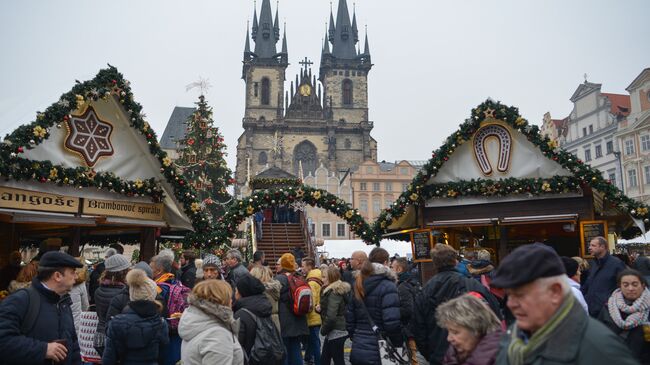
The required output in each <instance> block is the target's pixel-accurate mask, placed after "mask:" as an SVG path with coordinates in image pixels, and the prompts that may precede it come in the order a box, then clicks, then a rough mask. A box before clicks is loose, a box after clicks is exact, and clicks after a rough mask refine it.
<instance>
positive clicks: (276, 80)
mask: <svg viewBox="0 0 650 365" xmlns="http://www.w3.org/2000/svg"><path fill="white" fill-rule="evenodd" d="M278 19H279V14H278V11H277V9H276V12H275V17H273V16H272V10H271V5H270V1H269V0H263V1H262V6H261V10H260V15H259V18H258V15H257V9H255V11H254V14H253V24H252V27H251V29H250V33H249V30H248V29H247V32H246V41H245V46H244V58H243V69H242V79H243V80H244V82H245V84H246V87H245V90H246V95H245V99H246V103H245V110H244V117H243V120H242V125H243V128H244V132H243V133H242V135H241V136H240V137H239V139H238V141H237V161H236V164H237V166H236V172H235V179H236V181H237V185H238V186H242V185H244V184H245V183H246V181H247V178H248V177H249V176H251V177H252V176H255V175H257V174H258V173H259V172H260V171H263V170H264V169H266V168H267V167H268V166H275V167H278V168H280V169H283V170H285V171H287V172H290V173H292V174H294V175H296V176H301V175H302V176H308V175H309V174H311V175H312V176H315V175H316V169H317V168H319V167H320V166H321V165H322V166H323V167H325V168H327V169H328V170H329V171H332V172H335V173H337V174H338V173H339V172H343V171H348V170H355V169H356V168H357V166H359V165H360V164H362V163H363V162H364V161H376V159H377V142H376V141H375V139H374V138H372V137H371V136H370V132H371V131H372V129H373V122H372V121H370V120H369V113H368V73H369V72H370V70H371V68H372V63H371V58H370V48H369V45H368V37H367V35H366V39H365V45H364V50H363V52H361V51H360V49H359V48H357V43H358V42H359V32H358V29H357V20H356V14H353V16H352V19H351V18H350V13H349V10H348V6H347V2H346V0H340V1H339V4H338V11H337V14H336V21H335V20H334V14H333V13H330V21H329V28H328V31H327V34H326V39H325V41H324V43H323V45H322V52H321V61H320V69H319V74H318V77H316V75H315V74H312V69H311V65H312V64H313V63H312V62H311V61H309V60H308V59H307V58H304V60H303V61H300V64H301V65H302V67H301V70H300V74H299V75H296V78H295V80H292V81H291V82H290V86H289V88H288V90H287V89H285V86H286V85H285V84H286V81H287V79H286V69H287V67H288V66H289V54H288V47H287V37H286V29H285V31H284V34H283V36H282V42H281V49H280V51H279V52H278V51H277V45H278V43H280V39H281V37H280V25H279V20H278ZM251 39H252V41H253V43H254V48H251ZM237 190H238V191H239V189H237Z"/></svg>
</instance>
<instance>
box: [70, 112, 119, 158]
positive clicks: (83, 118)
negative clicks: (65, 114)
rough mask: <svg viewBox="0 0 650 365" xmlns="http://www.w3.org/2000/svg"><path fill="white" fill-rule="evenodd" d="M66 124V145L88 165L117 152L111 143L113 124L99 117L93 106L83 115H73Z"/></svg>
mask: <svg viewBox="0 0 650 365" xmlns="http://www.w3.org/2000/svg"><path fill="white" fill-rule="evenodd" d="M66 126H67V128H68V135H67V137H66V139H65V147H66V148H67V149H68V150H70V151H73V152H75V153H78V154H79V155H80V156H81V157H82V158H83V160H84V162H85V163H86V165H87V166H88V167H93V166H95V164H96V163H97V161H98V160H99V159H100V158H101V157H102V156H112V155H113V153H114V152H115V151H114V150H113V145H112V144H111V134H112V133H113V126H112V125H111V124H109V123H108V122H105V121H103V120H101V119H99V117H98V116H97V113H96V112H95V109H93V107H91V106H89V107H88V108H87V109H86V111H85V112H84V113H83V114H82V115H79V116H76V115H73V116H72V118H70V119H69V120H68V121H67V124H66Z"/></svg>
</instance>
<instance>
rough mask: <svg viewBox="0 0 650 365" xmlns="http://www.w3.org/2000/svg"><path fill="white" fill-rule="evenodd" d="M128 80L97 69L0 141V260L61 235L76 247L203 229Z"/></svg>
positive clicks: (199, 210)
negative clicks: (134, 97) (9, 254)
mask: <svg viewBox="0 0 650 365" xmlns="http://www.w3.org/2000/svg"><path fill="white" fill-rule="evenodd" d="M141 111H142V106H140V105H139V104H137V103H136V102H134V101H133V94H132V92H131V89H130V85H129V82H128V81H127V80H125V79H124V78H123V77H122V75H121V74H120V73H119V72H118V71H117V70H116V69H115V68H114V67H110V68H108V69H105V70H101V71H100V72H99V73H98V75H97V76H96V77H95V78H94V79H92V80H90V81H86V82H83V83H80V82H78V83H77V84H76V85H75V86H74V87H73V88H72V90H71V91H70V92H68V93H65V94H63V95H62V96H61V98H60V100H58V101H57V102H56V103H54V104H53V105H51V106H50V107H48V108H47V109H46V110H45V111H44V112H37V115H36V120H35V121H33V122H31V123H29V124H26V125H23V126H21V127H19V128H18V129H16V130H15V131H14V132H12V133H11V134H9V135H8V136H7V137H6V138H5V139H4V141H3V142H2V144H1V145H0V175H1V177H2V179H1V180H0V237H1V238H2V241H1V242H2V244H1V245H0V247H1V248H0V257H6V256H7V254H8V253H9V252H10V251H12V250H15V249H18V248H19V247H20V246H21V245H23V246H24V245H30V244H31V245H33V244H36V245H38V243H39V242H41V241H43V240H45V239H47V238H52V237H57V238H61V239H62V240H63V245H64V246H68V251H69V252H70V253H71V254H73V255H78V254H79V248H80V245H83V244H85V243H90V244H107V243H111V242H117V241H120V242H129V243H140V244H141V253H142V257H141V258H143V259H146V258H148V257H150V256H151V255H152V254H153V252H154V243H155V240H156V237H157V236H159V235H160V234H161V233H176V234H178V233H180V234H186V233H188V232H195V233H193V236H192V237H195V238H197V239H198V238H200V235H201V234H202V233H204V232H207V231H209V227H210V222H209V219H208V218H207V216H206V214H205V213H204V212H203V207H202V206H201V204H199V203H198V202H197V201H196V199H195V192H194V190H193V189H192V188H191V187H190V186H189V184H186V181H185V178H184V177H183V176H182V175H180V174H179V173H178V171H177V169H176V168H175V167H174V165H173V163H172V161H171V159H170V158H169V157H167V155H166V153H165V152H164V151H162V150H161V149H160V146H159V145H158V141H157V139H156V135H155V133H154V131H153V130H151V128H150V127H149V124H148V123H147V122H146V121H145V120H144V118H145V115H144V114H143V113H142V112H141Z"/></svg>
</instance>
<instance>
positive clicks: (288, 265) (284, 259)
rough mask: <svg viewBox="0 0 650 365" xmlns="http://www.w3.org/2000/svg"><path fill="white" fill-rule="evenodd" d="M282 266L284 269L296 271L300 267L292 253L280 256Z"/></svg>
mask: <svg viewBox="0 0 650 365" xmlns="http://www.w3.org/2000/svg"><path fill="white" fill-rule="evenodd" d="M280 267H281V268H282V269H283V270H287V271H291V272H293V271H296V268H297V267H298V265H296V258H295V257H294V256H293V255H292V254H290V253H285V254H284V255H282V256H280Z"/></svg>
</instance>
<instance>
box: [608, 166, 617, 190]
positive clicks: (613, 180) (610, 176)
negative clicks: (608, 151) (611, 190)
mask: <svg viewBox="0 0 650 365" xmlns="http://www.w3.org/2000/svg"><path fill="white" fill-rule="evenodd" d="M607 178H608V179H609V182H611V183H612V185H614V186H616V170H614V169H611V170H607Z"/></svg>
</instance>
